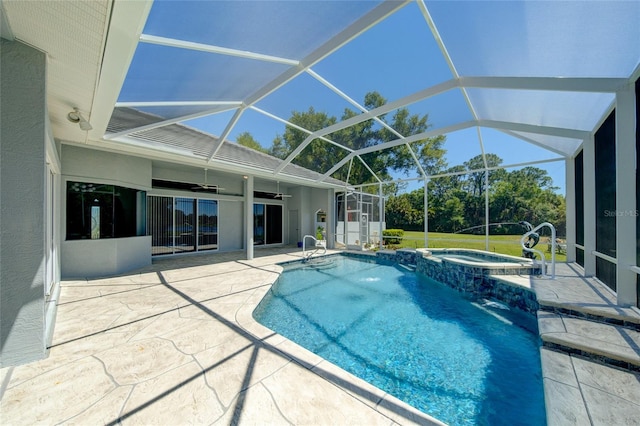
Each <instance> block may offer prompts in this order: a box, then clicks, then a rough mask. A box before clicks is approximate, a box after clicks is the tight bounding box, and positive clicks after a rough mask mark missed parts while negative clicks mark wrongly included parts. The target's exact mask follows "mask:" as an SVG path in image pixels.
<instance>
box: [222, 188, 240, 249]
mask: <svg viewBox="0 0 640 426" xmlns="http://www.w3.org/2000/svg"><path fill="white" fill-rule="evenodd" d="M218 212H219V215H218V220H219V223H218V229H219V230H220V231H219V234H218V243H219V250H220V251H233V250H242V249H243V248H244V238H243V237H244V203H243V202H236V201H226V200H224V201H220V203H219V209H218Z"/></svg>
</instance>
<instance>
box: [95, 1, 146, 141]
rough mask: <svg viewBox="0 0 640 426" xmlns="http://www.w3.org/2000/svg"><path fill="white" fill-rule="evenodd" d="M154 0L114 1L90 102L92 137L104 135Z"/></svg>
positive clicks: (99, 137) (98, 137)
mask: <svg viewBox="0 0 640 426" xmlns="http://www.w3.org/2000/svg"><path fill="white" fill-rule="evenodd" d="M152 4H153V1H152V0H140V1H115V2H113V5H112V10H111V19H110V20H109V28H108V29H107V40H106V43H105V49H104V54H103V56H102V64H101V68H100V75H99V77H98V84H97V87H96V90H95V95H94V97H93V105H92V106H91V114H90V120H91V125H92V126H93V130H91V131H89V134H88V139H89V140H100V139H102V136H103V135H104V134H105V132H106V130H107V125H108V124H109V120H110V119H111V114H112V112H113V108H114V105H115V104H116V101H117V100H118V96H119V95H120V90H121V89H122V85H123V84H124V80H125V77H126V76H127V72H128V70H129V66H130V65H131V61H132V59H133V55H134V53H135V51H136V47H137V46H138V40H139V38H140V34H142V30H143V28H144V25H145V23H146V22H147V17H148V16H149V11H150V10H151V5H152Z"/></svg>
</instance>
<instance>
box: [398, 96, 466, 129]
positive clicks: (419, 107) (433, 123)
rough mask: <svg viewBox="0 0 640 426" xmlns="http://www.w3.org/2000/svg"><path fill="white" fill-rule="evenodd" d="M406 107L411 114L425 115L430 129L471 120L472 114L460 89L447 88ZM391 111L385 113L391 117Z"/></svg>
mask: <svg viewBox="0 0 640 426" xmlns="http://www.w3.org/2000/svg"><path fill="white" fill-rule="evenodd" d="M406 108H407V109H408V110H409V112H410V113H411V114H412V115H414V114H418V115H420V116H424V115H427V116H428V118H429V119H428V123H429V126H430V127H429V128H430V129H431V128H433V129H440V128H443V127H447V126H451V125H453V124H456V123H464V122H467V121H470V120H473V114H472V113H471V110H470V109H469V107H468V105H467V102H466V100H465V98H464V94H463V93H462V90H460V89H452V90H447V91H446V92H443V93H440V94H438V95H436V96H432V97H429V98H426V99H423V100H421V101H418V102H415V103H412V104H410V105H407V106H406ZM393 113H395V111H393V112H391V113H389V114H387V115H388V116H389V117H391V116H392V115H393ZM389 119H390V118H389Z"/></svg>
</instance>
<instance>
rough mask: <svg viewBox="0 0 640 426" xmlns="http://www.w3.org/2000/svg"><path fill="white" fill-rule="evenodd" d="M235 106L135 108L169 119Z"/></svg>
mask: <svg viewBox="0 0 640 426" xmlns="http://www.w3.org/2000/svg"><path fill="white" fill-rule="evenodd" d="M236 108H237V106H234V105H233V104H229V105H194V106H190V105H184V106H180V105H173V106H136V107H135V109H137V110H138V111H142V112H144V113H147V114H150V115H154V116H157V117H162V118H163V119H165V120H170V119H173V118H179V117H192V116H198V115H209V114H219V113H221V112H225V111H229V110H232V109H236Z"/></svg>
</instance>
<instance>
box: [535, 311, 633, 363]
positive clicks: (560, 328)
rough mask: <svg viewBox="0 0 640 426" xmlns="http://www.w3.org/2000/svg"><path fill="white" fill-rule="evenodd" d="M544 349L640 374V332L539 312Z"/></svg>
mask: <svg viewBox="0 0 640 426" xmlns="http://www.w3.org/2000/svg"><path fill="white" fill-rule="evenodd" d="M538 330H539V333H540V337H541V339H542V343H543V346H545V347H547V348H550V349H555V350H560V351H563V352H567V353H570V354H578V355H581V356H584V357H586V358H589V359H592V360H594V361H597V362H600V363H604V364H608V365H612V366H615V367H619V368H623V369H625V370H630V371H634V372H640V331H638V330H635V329H634V328H632V327H626V326H624V325H616V324H610V323H606V322H602V321H594V320H592V319H586V318H580V317H577V316H573V315H567V314H562V313H557V312H549V311H544V310H540V311H538Z"/></svg>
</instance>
